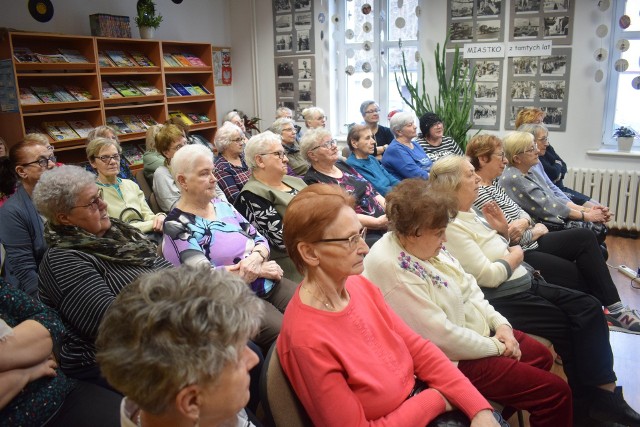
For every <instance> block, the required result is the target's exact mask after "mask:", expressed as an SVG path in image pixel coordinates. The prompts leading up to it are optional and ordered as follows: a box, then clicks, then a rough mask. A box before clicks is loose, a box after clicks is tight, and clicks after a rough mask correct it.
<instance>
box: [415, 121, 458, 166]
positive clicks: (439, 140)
mask: <svg viewBox="0 0 640 427" xmlns="http://www.w3.org/2000/svg"><path fill="white" fill-rule="evenodd" d="M420 132H421V133H422V137H421V138H419V139H418V141H417V142H418V144H420V146H421V147H422V149H423V150H424V152H425V153H426V154H427V156H428V157H429V159H430V160H431V161H432V162H435V161H436V160H438V159H439V158H441V157H445V156H450V155H451V154H454V155H458V156H462V155H463V153H462V149H461V148H460V146H459V145H458V143H457V142H456V141H455V140H454V139H453V138H451V137H450V136H444V124H443V123H442V119H441V118H440V116H438V115H437V114H435V113H432V112H427V113H424V114H423V115H422V116H420Z"/></svg>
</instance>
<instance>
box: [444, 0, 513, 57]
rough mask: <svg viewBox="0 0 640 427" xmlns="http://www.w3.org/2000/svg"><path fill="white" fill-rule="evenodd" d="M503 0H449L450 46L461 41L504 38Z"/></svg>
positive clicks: (499, 40)
mask: <svg viewBox="0 0 640 427" xmlns="http://www.w3.org/2000/svg"><path fill="white" fill-rule="evenodd" d="M504 16H505V12H504V5H503V1H502V0H451V1H448V2H447V18H448V19H447V24H448V28H449V33H450V39H449V44H448V45H447V47H448V48H451V47H453V46H455V45H456V44H460V43H469V42H485V43H486V42H501V41H503V40H504V33H505V32H504Z"/></svg>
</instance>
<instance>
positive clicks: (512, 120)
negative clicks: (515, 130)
mask: <svg viewBox="0 0 640 427" xmlns="http://www.w3.org/2000/svg"><path fill="white" fill-rule="evenodd" d="M523 108H527V107H525V106H524V105H512V106H511V108H510V109H509V112H510V113H509V124H510V125H511V127H514V126H515V125H516V117H518V113H519V112H520V110H522V109H523Z"/></svg>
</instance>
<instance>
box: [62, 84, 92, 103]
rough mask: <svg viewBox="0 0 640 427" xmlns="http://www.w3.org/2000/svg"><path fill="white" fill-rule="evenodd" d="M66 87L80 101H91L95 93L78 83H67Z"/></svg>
mask: <svg viewBox="0 0 640 427" xmlns="http://www.w3.org/2000/svg"><path fill="white" fill-rule="evenodd" d="M64 88H65V89H66V90H67V92H69V93H70V94H71V95H73V97H74V98H75V99H77V100H78V101H91V100H92V99H93V95H91V92H89V91H88V90H86V89H83V88H81V87H80V86H76V85H65V86H64Z"/></svg>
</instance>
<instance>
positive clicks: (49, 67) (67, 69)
mask: <svg viewBox="0 0 640 427" xmlns="http://www.w3.org/2000/svg"><path fill="white" fill-rule="evenodd" d="M15 67H16V73H19V72H20V71H59V72H61V73H68V74H71V73H73V72H74V71H85V70H94V71H95V69H96V64H95V62H93V63H79V64H78V63H69V62H64V63H60V64H41V63H37V62H16V63H15Z"/></svg>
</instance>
